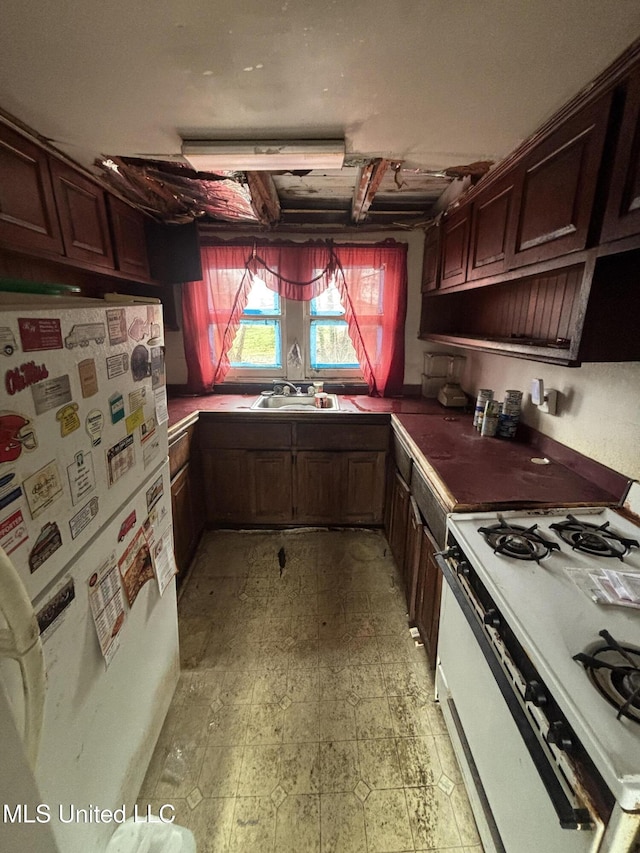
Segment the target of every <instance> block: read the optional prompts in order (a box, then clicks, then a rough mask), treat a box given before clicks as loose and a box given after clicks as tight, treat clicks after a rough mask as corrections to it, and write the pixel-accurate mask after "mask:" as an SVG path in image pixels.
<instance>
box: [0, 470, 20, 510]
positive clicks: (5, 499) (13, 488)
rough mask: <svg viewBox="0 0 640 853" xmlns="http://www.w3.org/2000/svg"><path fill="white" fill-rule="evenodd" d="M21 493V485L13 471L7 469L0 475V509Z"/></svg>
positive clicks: (15, 499) (16, 498)
mask: <svg viewBox="0 0 640 853" xmlns="http://www.w3.org/2000/svg"><path fill="white" fill-rule="evenodd" d="M21 495H22V486H21V485H20V483H19V482H18V480H17V479H16V472H15V471H7V473H6V474H3V475H2V476H1V477H0V509H5V508H6V507H8V506H9V504H12V503H13V502H14V501H17V500H18V498H19V497H20V496H21Z"/></svg>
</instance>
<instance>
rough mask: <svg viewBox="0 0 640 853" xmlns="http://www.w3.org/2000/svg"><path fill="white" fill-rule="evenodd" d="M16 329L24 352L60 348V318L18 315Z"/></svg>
mask: <svg viewBox="0 0 640 853" xmlns="http://www.w3.org/2000/svg"><path fill="white" fill-rule="evenodd" d="M18 329H19V330H20V340H21V342H22V349H23V351H24V352H38V351H40V350H48V349H62V329H61V327H60V320H56V319H46V318H44V317H43V318H39V317H38V318H33V317H18Z"/></svg>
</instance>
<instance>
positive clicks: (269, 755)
mask: <svg viewBox="0 0 640 853" xmlns="http://www.w3.org/2000/svg"><path fill="white" fill-rule="evenodd" d="M280 757H281V752H280V746H279V745H275V744H268V745H263V746H247V747H245V750H244V755H243V758H242V769H241V771H240V777H239V781H238V796H239V797H268V796H270V795H271V793H272V792H273V789H274V788H275V787H276V786H277V785H278V783H279V781H280Z"/></svg>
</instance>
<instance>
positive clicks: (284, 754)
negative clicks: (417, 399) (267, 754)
mask: <svg viewBox="0 0 640 853" xmlns="http://www.w3.org/2000/svg"><path fill="white" fill-rule="evenodd" d="M320 779H321V764H320V745H319V744H317V743H284V744H282V747H281V752H280V785H281V786H282V788H283V789H284V790H285V791H286V792H287V793H288V794H317V793H318V792H319V791H320V790H321V788H320Z"/></svg>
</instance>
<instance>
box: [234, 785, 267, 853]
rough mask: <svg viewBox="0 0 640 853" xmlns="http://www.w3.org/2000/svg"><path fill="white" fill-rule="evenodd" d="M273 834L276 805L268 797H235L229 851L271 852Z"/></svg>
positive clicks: (244, 852)
mask: <svg viewBox="0 0 640 853" xmlns="http://www.w3.org/2000/svg"><path fill="white" fill-rule="evenodd" d="M275 834H276V807H275V805H274V804H273V802H272V801H271V799H270V798H269V797H238V798H237V799H236V808H235V812H234V816H233V826H232V828H231V836H230V839H229V853H272V851H274V850H275Z"/></svg>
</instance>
